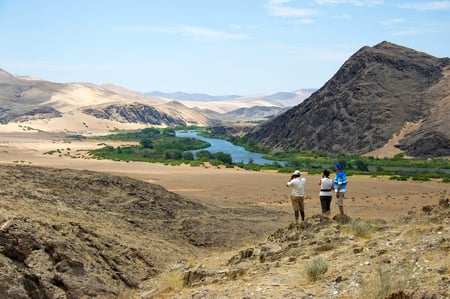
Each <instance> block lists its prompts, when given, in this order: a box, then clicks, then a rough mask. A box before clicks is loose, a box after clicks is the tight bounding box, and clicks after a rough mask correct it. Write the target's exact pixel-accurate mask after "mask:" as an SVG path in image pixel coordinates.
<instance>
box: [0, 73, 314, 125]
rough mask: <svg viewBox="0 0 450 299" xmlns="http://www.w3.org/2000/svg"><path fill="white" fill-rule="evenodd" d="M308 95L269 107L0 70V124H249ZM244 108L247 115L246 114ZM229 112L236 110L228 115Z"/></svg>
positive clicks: (254, 101)
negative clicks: (65, 81)
mask: <svg viewBox="0 0 450 299" xmlns="http://www.w3.org/2000/svg"><path fill="white" fill-rule="evenodd" d="M150 94H154V95H150ZM308 95H309V94H308V93H307V92H306V93H305V92H303V93H302V94H301V96H299V94H297V93H291V94H290V96H285V97H284V99H285V102H284V103H274V102H273V101H268V100H265V99H264V98H265V97H266V96H267V95H259V96H251V97H240V96H210V95H206V94H188V93H183V92H177V93H172V94H165V93H161V92H154V93H147V94H144V93H139V92H135V91H132V90H128V89H126V88H123V87H120V86H117V85H112V84H105V85H102V86H98V85H94V84H89V83H65V84H61V83H54V82H49V81H45V80H39V79H33V78H29V77H18V76H14V75H12V74H10V73H8V72H6V71H4V70H1V69H0V104H1V108H0V124H12V123H17V124H22V125H27V126H30V127H33V128H36V129H39V130H44V131H54V130H66V131H77V132H79V133H82V132H83V131H88V130H95V131H97V130H99V131H102V130H110V129H111V128H119V129H127V128H130V127H133V128H134V127H139V126H140V127H145V126H174V125H181V126H187V125H199V126H214V125H230V124H233V123H237V122H240V121H245V122H246V123H247V124H251V123H255V122H258V121H261V119H267V118H271V117H274V116H275V115H277V114H279V112H280V111H282V110H283V109H285V107H286V103H287V101H291V102H292V101H294V102H300V101H302V100H304V99H305V98H306V97H307V96H308ZM269 97H270V96H269ZM246 109H251V113H245V112H244V111H245V110H246ZM233 110H239V112H237V113H236V114H233V112H232V111H233ZM259 110H261V111H259Z"/></svg>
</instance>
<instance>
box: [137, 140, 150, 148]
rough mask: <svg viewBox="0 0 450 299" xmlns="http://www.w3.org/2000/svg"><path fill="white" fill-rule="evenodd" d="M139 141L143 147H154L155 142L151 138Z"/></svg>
mask: <svg viewBox="0 0 450 299" xmlns="http://www.w3.org/2000/svg"><path fill="white" fill-rule="evenodd" d="M139 143H140V144H141V145H142V147H143V148H153V142H152V141H151V140H150V139H149V138H144V139H141V141H140V142H139Z"/></svg>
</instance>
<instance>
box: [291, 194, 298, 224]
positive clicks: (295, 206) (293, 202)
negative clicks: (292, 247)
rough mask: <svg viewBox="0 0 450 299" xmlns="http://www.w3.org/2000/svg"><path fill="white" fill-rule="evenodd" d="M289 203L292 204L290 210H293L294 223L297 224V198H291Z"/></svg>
mask: <svg viewBox="0 0 450 299" xmlns="http://www.w3.org/2000/svg"><path fill="white" fill-rule="evenodd" d="M291 203H292V208H293V209H294V218H295V223H298V218H299V211H300V205H299V202H298V198H297V197H295V196H291Z"/></svg>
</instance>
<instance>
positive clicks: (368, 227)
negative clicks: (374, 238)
mask: <svg viewBox="0 0 450 299" xmlns="http://www.w3.org/2000/svg"><path fill="white" fill-rule="evenodd" d="M376 229H377V227H376V226H374V225H372V224H370V223H368V222H366V221H364V220H361V219H357V218H356V219H351V220H350V222H349V223H347V224H346V225H345V227H344V231H345V232H347V233H351V234H354V235H355V236H357V237H361V238H369V237H370V236H371V235H372V233H373V232H374V231H376Z"/></svg>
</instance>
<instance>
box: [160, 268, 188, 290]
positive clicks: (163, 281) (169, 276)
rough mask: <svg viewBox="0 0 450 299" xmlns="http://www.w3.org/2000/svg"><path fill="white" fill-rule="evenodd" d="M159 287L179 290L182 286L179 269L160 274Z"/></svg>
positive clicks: (181, 275) (181, 276)
mask: <svg viewBox="0 0 450 299" xmlns="http://www.w3.org/2000/svg"><path fill="white" fill-rule="evenodd" d="M160 287H163V288H167V289H168V290H170V291H175V292H177V291H180V290H181V289H182V288H183V273H181V272H180V271H170V272H164V273H163V274H161V278H160Z"/></svg>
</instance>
